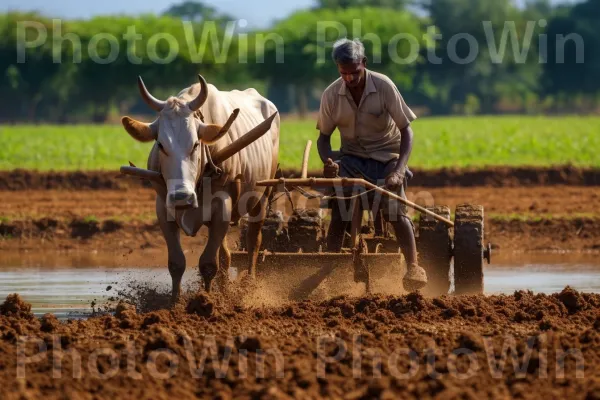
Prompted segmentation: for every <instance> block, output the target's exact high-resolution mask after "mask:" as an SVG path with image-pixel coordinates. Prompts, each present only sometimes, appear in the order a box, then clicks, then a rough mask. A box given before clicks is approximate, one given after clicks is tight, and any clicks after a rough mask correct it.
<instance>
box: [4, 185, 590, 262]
mask: <svg viewBox="0 0 600 400" xmlns="http://www.w3.org/2000/svg"><path fill="white" fill-rule="evenodd" d="M407 195H408V198H409V199H411V200H413V201H416V202H418V203H421V204H432V203H435V204H446V205H449V206H450V207H451V209H452V210H454V209H455V207H456V205H457V204H460V203H463V202H469V203H476V204H482V205H483V206H484V207H485V211H486V217H487V219H486V238H487V240H488V241H490V242H492V243H493V244H494V247H495V248H496V249H500V251H532V250H574V251H581V250H584V251H600V215H599V214H598V213H597V211H596V209H595V205H596V204H598V202H599V200H600V187H581V186H541V187H505V188H492V187H475V188H463V187H455V188H434V189H427V188H422V187H409V190H408V193H407ZM0 199H1V201H0V238H2V239H0V249H3V250H13V251H22V250H35V249H38V248H46V249H52V248H55V249H59V250H65V249H67V250H68V249H75V250H86V249H87V250H115V251H124V252H128V251H130V250H133V249H135V250H140V249H142V250H144V249H157V250H160V251H162V250H164V242H163V240H162V237H161V235H160V231H159V228H158V225H157V224H156V223H155V215H154V192H153V191H152V190H151V189H145V188H131V189H120V190H102V191H86V190H82V191H75V190H23V191H0ZM301 200H304V198H302V197H299V196H294V202H295V204H296V206H300V207H302V206H316V203H315V202H314V201H312V202H308V203H307V202H304V203H303V202H301ZM276 204H277V205H276V207H282V208H285V211H286V213H289V211H290V207H289V203H288V202H287V200H286V199H285V197H282V198H280V199H279V200H278V201H277V203H276ZM237 238H238V232H237V230H236V229H235V228H234V229H232V234H231V235H230V239H231V241H230V242H231V244H232V245H234V244H235V242H236V240H237ZM204 240H205V233H204V231H201V233H200V234H199V236H198V237H197V238H184V244H185V245H186V246H188V247H192V248H198V247H199V246H202V245H203V244H204Z"/></svg>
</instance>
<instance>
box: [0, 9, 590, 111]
mask: <svg viewBox="0 0 600 400" xmlns="http://www.w3.org/2000/svg"><path fill="white" fill-rule="evenodd" d="M314 3H315V4H314V5H313V6H312V7H310V8H306V9H300V10H297V11H295V12H294V13H292V14H291V15H281V16H280V18H278V19H277V20H276V21H274V22H273V24H272V25H271V26H268V27H266V28H264V29H262V30H253V29H250V30H248V31H244V30H238V29H235V34H233V35H232V34H231V32H233V31H234V29H231V28H235V24H236V21H235V20H234V19H232V18H231V17H230V16H229V15H226V14H221V13H219V12H217V10H216V9H215V8H213V7H211V6H209V5H208V4H204V2H202V1H197V0H187V1H183V2H180V3H179V4H174V5H172V6H170V7H168V8H167V9H166V10H165V12H163V13H162V15H150V14H146V15H132V16H126V15H114V16H110V15H109V16H98V17H93V18H90V19H85V20H67V19H60V25H59V26H57V27H56V29H55V27H54V23H53V20H52V17H53V16H51V15H40V14H36V13H16V12H9V13H2V14H0V93H2V96H0V121H9V122H19V123H22V122H26V123H39V122H48V123H56V122H60V123H64V122H105V121H111V120H112V118H113V117H114V116H115V115H120V114H123V113H125V112H127V113H135V114H139V113H142V112H147V111H148V108H147V107H146V106H145V105H144V104H142V102H141V100H140V97H139V94H138V91H137V90H136V88H135V79H136V76H138V75H142V76H143V77H144V80H145V82H146V84H147V85H148V87H149V89H150V90H151V91H152V93H153V94H154V95H155V96H157V97H160V98H165V97H166V96H168V95H169V94H174V93H177V92H178V91H179V90H181V89H183V88H184V87H186V86H188V85H190V84H192V83H195V82H196V74H197V73H202V74H203V75H204V76H205V77H206V78H207V79H208V81H209V82H211V83H214V84H215V85H216V86H217V87H219V88H222V89H229V88H245V87H250V86H252V87H255V88H257V90H259V91H260V92H261V93H263V94H264V95H266V97H268V98H269V99H270V100H272V101H273V102H274V103H275V104H276V105H277V107H278V108H279V109H280V110H281V111H282V112H284V113H290V112H294V113H297V114H299V115H303V116H305V115H307V114H308V112H310V111H314V110H316V109H317V108H318V103H319V98H320V94H321V92H322V91H323V89H324V88H325V87H327V85H328V84H329V83H330V82H331V81H332V80H333V79H335V78H336V77H337V76H338V72H337V70H336V68H335V66H334V65H333V61H332V60H331V57H330V50H331V47H332V43H333V42H334V40H335V39H338V38H341V37H346V36H347V37H358V38H361V39H363V41H364V42H365V49H366V55H367V57H368V59H369V66H370V67H371V68H372V69H374V70H376V71H379V72H382V73H385V74H386V75H388V76H389V77H390V78H391V79H392V80H393V81H394V82H395V83H396V85H397V86H398V87H399V89H400V91H401V92H402V93H403V95H404V96H405V98H407V99H408V100H409V101H408V102H409V104H410V105H411V106H413V107H418V108H422V109H427V110H429V111H430V113H431V114H433V115H456V114H464V115H474V114H486V115H487V114H495V113H506V112H511V113H524V114H544V113H549V114H553V113H556V112H561V113H564V112H577V113H593V112H596V111H597V110H598V107H599V105H600V68H598V65H600V56H599V55H600V51H599V50H600V35H598V28H597V27H598V22H599V19H600V17H599V16H600V2H599V1H597V0H582V1H550V0H528V1H513V0H493V1H491V0H488V1H474V0H415V1H409V0H373V1H365V0H317V1H315V2H314ZM165 6H168V2H167V3H166V4H165ZM157 11H158V10H157ZM229 11H233V10H227V13H229ZM232 14H235V13H234V12H232ZM25 21H27V22H26V23H25V24H24V22H25ZM132 28H134V29H135V30H134V31H130V29H132ZM488 28H491V29H488ZM238 31H239V33H242V32H243V33H244V35H238V34H237V33H238ZM41 32H46V33H47V35H46V34H44V35H41ZM130 32H131V33H130ZM227 32H229V33H227ZM98 34H102V36H98ZM399 34H400V35H399ZM457 34H459V35H457ZM107 35H108V36H107ZM42 36H43V37H42ZM20 37H21V38H22V37H24V38H26V39H27V42H28V43H29V44H31V43H36V39H37V38H38V37H40V38H41V39H40V41H39V42H37V44H32V45H30V46H26V47H25V48H23V47H22V45H23V43H21V44H19V43H20V41H19V40H18V39H19V38H20ZM61 37H62V39H61ZM101 37H103V38H104V39H109V38H110V40H104V39H103V40H99V39H100V38H101ZM43 38H46V40H43ZM73 38H76V40H74V39H73ZM134 38H135V39H134ZM166 38H170V39H169V40H166ZM159 39H160V40H159ZM459 39H460V40H459ZM464 39H467V40H464ZM113 47H114V48H115V49H118V50H119V51H115V52H113V51H112V49H113ZM19 49H20V50H19Z"/></svg>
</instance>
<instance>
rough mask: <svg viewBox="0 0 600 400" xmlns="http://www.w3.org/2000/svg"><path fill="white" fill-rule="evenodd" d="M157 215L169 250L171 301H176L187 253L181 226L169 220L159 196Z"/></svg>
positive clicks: (157, 199) (179, 291) (179, 292)
mask: <svg viewBox="0 0 600 400" xmlns="http://www.w3.org/2000/svg"><path fill="white" fill-rule="evenodd" d="M156 216H157V218H158V224H159V225H160V230H161V231H162V234H163V237H164V238H165V242H167V249H168V252H169V274H171V280H172V289H171V301H172V302H173V303H175V302H176V301H177V299H178V298H179V295H180V294H181V278H182V277H183V273H184V272H185V255H184V254H183V249H182V248H181V241H180V239H179V226H177V223H175V222H170V221H168V220H167V209H166V208H165V203H164V201H163V200H162V199H161V198H160V196H157V198H156Z"/></svg>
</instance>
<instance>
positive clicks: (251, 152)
mask: <svg viewBox="0 0 600 400" xmlns="http://www.w3.org/2000/svg"><path fill="white" fill-rule="evenodd" d="M198 78H199V80H200V83H199V84H198V83H197V84H194V85H192V86H190V87H188V88H186V89H184V90H182V91H181V92H179V94H178V95H177V96H176V97H169V98H168V99H167V100H166V101H161V100H157V99H156V98H155V97H153V96H152V95H151V94H150V93H149V92H148V90H147V89H146V87H145V85H144V83H143V81H142V80H141V78H138V86H139V89H140V93H141V95H142V97H143V99H144V101H145V102H146V103H147V104H148V105H149V106H150V107H151V108H152V109H153V110H155V111H156V112H157V113H158V118H157V119H156V120H155V121H154V122H152V123H143V122H139V121H136V120H134V119H132V118H129V117H123V118H122V123H123V126H124V127H125V129H126V130H127V132H128V133H129V134H130V135H131V136H132V137H133V138H134V139H136V140H138V141H141V142H149V141H152V140H154V141H155V143H154V146H153V147H152V150H151V152H150V155H149V157H148V165H147V168H148V169H147V170H146V169H140V168H135V167H123V168H121V171H122V172H125V173H128V174H130V175H135V176H139V177H143V178H146V179H150V181H151V182H152V185H153V187H154V189H155V190H156V194H157V195H156V215H157V218H158V221H159V224H160V228H161V230H162V233H163V236H164V238H165V241H166V243H167V247H168V251H169V255H168V257H169V273H170V274H171V278H172V282H173V287H172V297H173V300H176V299H177V298H178V296H179V294H180V288H181V278H182V276H183V273H184V271H185V267H186V260H185V255H184V253H183V250H182V248H181V243H180V238H179V229H180V228H181V229H182V230H183V231H184V232H185V233H186V234H187V235H190V236H194V235H195V234H196V233H197V232H198V230H199V229H200V228H201V227H202V226H203V225H206V226H208V228H209V230H208V232H209V233H208V240H207V243H206V247H205V249H204V251H203V253H202V255H201V256H200V261H199V269H200V274H201V276H202V278H203V281H204V285H205V289H206V290H207V291H209V290H210V286H211V282H212V280H213V279H214V278H215V276H217V273H219V276H220V277H221V278H223V279H226V278H225V277H226V274H227V269H228V267H229V264H230V262H231V257H230V253H229V250H228V249H227V245H226V234H227V231H228V230H229V226H230V223H232V222H237V221H238V220H239V218H240V217H242V216H244V215H246V214H249V217H250V218H249V224H248V230H247V232H248V233H247V238H246V240H247V243H246V247H247V249H248V256H249V260H248V262H249V266H248V271H249V274H250V276H251V277H254V276H255V268H256V260H257V257H258V250H259V248H260V244H261V240H262V237H261V228H262V225H263V222H264V218H265V214H266V206H267V198H268V195H269V190H268V189H265V188H264V187H258V186H256V182H257V181H259V180H263V179H271V178H273V177H274V176H275V172H276V168H277V160H278V155H279V124H280V121H279V115H278V113H277V109H276V108H275V106H274V105H273V103H271V102H270V101H269V100H267V99H265V98H264V97H262V96H261V95H260V94H259V93H258V92H257V91H256V90H255V89H247V90H244V91H239V90H233V91H230V92H225V91H219V90H218V89H217V88H216V87H215V86H213V85H208V84H207V83H206V81H205V80H204V78H203V77H202V76H200V75H199V76H198ZM224 121H227V122H226V123H225V125H223V126H222V125H219V124H220V123H223V122H224ZM213 161H214V164H213ZM215 164H217V165H218V167H217V168H216V169H215ZM217 192H218V193H217ZM219 261H221V264H224V265H220V266H219Z"/></svg>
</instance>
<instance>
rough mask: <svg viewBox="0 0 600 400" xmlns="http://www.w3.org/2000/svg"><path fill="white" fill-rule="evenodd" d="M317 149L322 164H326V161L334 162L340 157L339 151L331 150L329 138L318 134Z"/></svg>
mask: <svg viewBox="0 0 600 400" xmlns="http://www.w3.org/2000/svg"><path fill="white" fill-rule="evenodd" d="M317 149H318V150H319V157H321V161H322V162H323V164H325V163H327V159H332V160H336V159H338V158H339V156H340V152H339V151H333V150H332V148H331V136H330V135H325V134H323V133H320V134H319V139H318V140H317Z"/></svg>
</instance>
